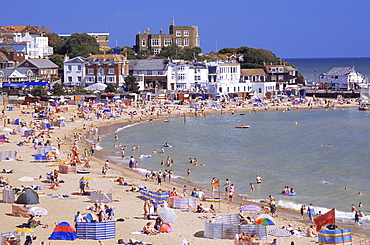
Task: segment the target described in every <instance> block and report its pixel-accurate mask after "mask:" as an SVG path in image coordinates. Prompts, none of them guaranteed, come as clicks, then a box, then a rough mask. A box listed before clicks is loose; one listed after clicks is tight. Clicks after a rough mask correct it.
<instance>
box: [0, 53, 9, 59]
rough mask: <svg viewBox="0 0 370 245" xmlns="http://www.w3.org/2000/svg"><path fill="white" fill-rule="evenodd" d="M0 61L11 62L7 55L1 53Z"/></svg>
mask: <svg viewBox="0 0 370 245" xmlns="http://www.w3.org/2000/svg"><path fill="white" fill-rule="evenodd" d="M0 61H9V59H8V58H7V57H6V56H5V54H3V53H1V52H0Z"/></svg>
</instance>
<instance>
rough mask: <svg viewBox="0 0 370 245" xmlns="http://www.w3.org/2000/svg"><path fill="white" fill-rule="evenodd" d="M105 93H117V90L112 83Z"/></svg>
mask: <svg viewBox="0 0 370 245" xmlns="http://www.w3.org/2000/svg"><path fill="white" fill-rule="evenodd" d="M104 91H105V92H106V93H115V92H116V88H115V87H114V85H113V84H112V83H108V86H107V87H106V88H105V89H104Z"/></svg>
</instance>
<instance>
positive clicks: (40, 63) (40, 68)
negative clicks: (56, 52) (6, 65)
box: [16, 59, 58, 81]
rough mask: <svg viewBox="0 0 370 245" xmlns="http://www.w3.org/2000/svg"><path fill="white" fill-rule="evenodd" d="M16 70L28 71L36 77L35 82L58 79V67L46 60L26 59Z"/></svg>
mask: <svg viewBox="0 0 370 245" xmlns="http://www.w3.org/2000/svg"><path fill="white" fill-rule="evenodd" d="M16 68H17V69H29V70H31V71H32V72H33V73H34V74H35V75H36V77H37V78H36V80H48V81H50V79H52V78H57V77H58V66H57V65H56V64H54V63H53V62H52V61H50V60H48V59H26V60H24V61H23V62H21V63H20V64H19V65H18V66H17V67H16Z"/></svg>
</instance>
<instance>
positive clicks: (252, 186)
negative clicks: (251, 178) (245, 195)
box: [249, 183, 254, 192]
mask: <svg viewBox="0 0 370 245" xmlns="http://www.w3.org/2000/svg"><path fill="white" fill-rule="evenodd" d="M249 185H250V186H251V192H254V185H253V184H252V183H249Z"/></svg>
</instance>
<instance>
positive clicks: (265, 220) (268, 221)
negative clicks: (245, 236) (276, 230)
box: [253, 214, 276, 225]
mask: <svg viewBox="0 0 370 245" xmlns="http://www.w3.org/2000/svg"><path fill="white" fill-rule="evenodd" d="M253 219H254V221H255V223H256V224H258V225H276V224H275V221H274V218H272V217H271V216H270V215H268V214H257V215H255V216H253Z"/></svg>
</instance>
